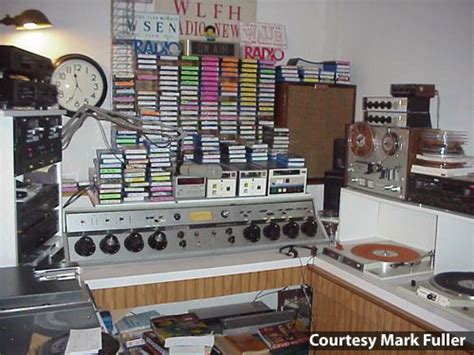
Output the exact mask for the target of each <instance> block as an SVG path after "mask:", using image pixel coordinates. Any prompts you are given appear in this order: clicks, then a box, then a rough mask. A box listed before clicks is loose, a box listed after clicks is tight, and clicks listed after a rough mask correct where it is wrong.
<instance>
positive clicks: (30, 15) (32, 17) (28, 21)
mask: <svg viewBox="0 0 474 355" xmlns="http://www.w3.org/2000/svg"><path fill="white" fill-rule="evenodd" d="M13 23H14V25H15V26H16V29H17V30H36V29H41V28H47V27H51V26H52V24H51V22H50V21H49V19H48V18H47V17H46V15H45V14H43V13H42V12H41V11H38V10H25V11H23V12H22V13H21V14H19V15H18V16H15V17H14V18H13Z"/></svg>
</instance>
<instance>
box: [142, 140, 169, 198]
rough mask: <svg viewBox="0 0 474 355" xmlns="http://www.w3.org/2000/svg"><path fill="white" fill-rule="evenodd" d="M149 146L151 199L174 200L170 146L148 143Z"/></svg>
mask: <svg viewBox="0 0 474 355" xmlns="http://www.w3.org/2000/svg"><path fill="white" fill-rule="evenodd" d="M147 148H148V161H149V168H148V182H149V183H150V200H151V201H172V200H174V196H173V183H172V180H171V171H170V168H171V153H170V147H160V146H154V145H152V144H147Z"/></svg>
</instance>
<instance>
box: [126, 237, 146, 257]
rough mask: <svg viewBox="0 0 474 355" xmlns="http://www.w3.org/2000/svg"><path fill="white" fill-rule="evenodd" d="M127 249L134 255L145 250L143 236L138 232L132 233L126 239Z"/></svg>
mask: <svg viewBox="0 0 474 355" xmlns="http://www.w3.org/2000/svg"><path fill="white" fill-rule="evenodd" d="M124 244H125V248H126V249H127V250H128V251H131V252H132V253H138V252H139V251H141V250H142V249H143V247H144V246H145V243H144V242H143V238H142V235H141V234H140V233H138V232H132V233H130V234H129V235H128V237H127V238H125V242H124Z"/></svg>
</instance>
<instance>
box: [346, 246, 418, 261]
mask: <svg viewBox="0 0 474 355" xmlns="http://www.w3.org/2000/svg"><path fill="white" fill-rule="evenodd" d="M351 252H352V253H353V254H354V255H357V256H359V257H362V258H365V259H369V260H376V261H383V262H390V263H407V262H412V261H416V260H419V258H420V257H421V255H420V254H419V253H418V252H416V251H415V250H412V249H410V248H407V247H403V246H400V245H394V244H382V243H368V244H359V245H356V246H354V247H353V248H352V249H351Z"/></svg>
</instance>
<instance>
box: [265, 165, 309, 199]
mask: <svg viewBox="0 0 474 355" xmlns="http://www.w3.org/2000/svg"><path fill="white" fill-rule="evenodd" d="M257 165H259V166H261V167H262V168H264V169H267V170H268V188H267V193H268V195H269V196H270V195H284V194H304V193H306V178H307V173H308V170H307V169H306V168H282V167H279V166H278V164H277V163H276V162H274V161H268V162H267V163H266V164H257Z"/></svg>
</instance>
